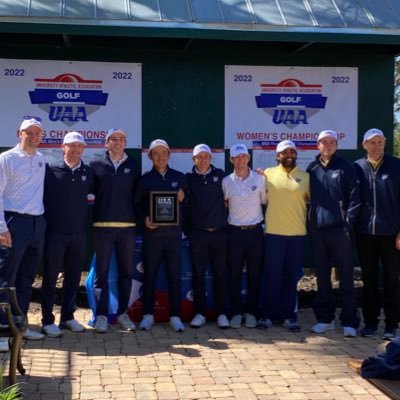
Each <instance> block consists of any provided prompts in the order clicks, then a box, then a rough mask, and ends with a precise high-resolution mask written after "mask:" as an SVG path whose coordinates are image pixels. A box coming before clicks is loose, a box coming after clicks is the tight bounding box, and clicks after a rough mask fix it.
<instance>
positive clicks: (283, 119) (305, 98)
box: [256, 78, 328, 129]
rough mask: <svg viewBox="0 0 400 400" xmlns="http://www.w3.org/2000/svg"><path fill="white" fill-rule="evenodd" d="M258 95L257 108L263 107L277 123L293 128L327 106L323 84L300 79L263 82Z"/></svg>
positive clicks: (305, 122)
mask: <svg viewBox="0 0 400 400" xmlns="http://www.w3.org/2000/svg"><path fill="white" fill-rule="evenodd" d="M260 86H261V94H260V95H259V96H256V103H257V108H262V109H263V110H264V111H265V112H266V113H267V114H268V115H270V116H271V117H272V122H273V123H274V124H276V125H279V124H283V125H286V126H287V127H288V128H290V129H292V128H295V127H296V126H299V125H300V124H308V120H309V119H310V118H312V117H313V116H314V115H315V114H317V113H318V112H319V111H321V110H323V109H324V108H325V106H326V101H327V99H328V98H327V97H325V96H323V95H322V85H320V84H306V83H303V82H302V81H300V80H298V79H293V78H289V79H284V80H283V81H281V82H279V83H262V84H261V85H260Z"/></svg>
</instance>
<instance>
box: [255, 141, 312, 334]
mask: <svg viewBox="0 0 400 400" xmlns="http://www.w3.org/2000/svg"><path fill="white" fill-rule="evenodd" d="M276 153H277V161H278V165H277V166H276V167H272V168H267V169H266V170H265V171H264V176H265V177H266V182H267V210H266V213H265V220H266V226H265V246H264V249H265V279H266V288H265V295H264V296H263V297H262V299H261V318H260V320H259V321H258V324H257V328H260V329H267V328H268V327H270V326H271V325H272V320H280V321H283V326H284V327H285V328H287V329H288V330H290V331H293V332H296V331H300V325H299V324H298V323H297V291H296V289H297V281H298V279H299V276H300V275H301V271H302V267H303V261H304V257H305V249H306V234H307V231H306V214H307V212H306V202H307V201H308V199H309V196H310V194H309V176H308V174H307V173H306V172H304V171H301V170H300V169H298V168H297V167H296V159H297V150H296V146H295V144H294V143H293V142H291V141H290V140H284V141H282V142H280V143H279V144H278V146H277V147H276Z"/></svg>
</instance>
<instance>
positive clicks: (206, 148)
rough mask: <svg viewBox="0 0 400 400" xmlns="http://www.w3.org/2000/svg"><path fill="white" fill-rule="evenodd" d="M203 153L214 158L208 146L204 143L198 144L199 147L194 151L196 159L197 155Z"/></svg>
mask: <svg viewBox="0 0 400 400" xmlns="http://www.w3.org/2000/svg"><path fill="white" fill-rule="evenodd" d="M203 151H204V152H205V153H208V154H209V155H210V156H212V153H211V149H210V147H209V146H207V145H206V144H204V143H202V144H198V145H197V146H195V147H194V149H193V157H196V156H197V154H199V153H201V152H203Z"/></svg>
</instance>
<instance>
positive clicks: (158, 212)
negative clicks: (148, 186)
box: [150, 192, 179, 226]
mask: <svg viewBox="0 0 400 400" xmlns="http://www.w3.org/2000/svg"><path fill="white" fill-rule="evenodd" d="M150 222H151V223H152V224H154V225H160V226H165V225H178V224H179V200H178V192H150Z"/></svg>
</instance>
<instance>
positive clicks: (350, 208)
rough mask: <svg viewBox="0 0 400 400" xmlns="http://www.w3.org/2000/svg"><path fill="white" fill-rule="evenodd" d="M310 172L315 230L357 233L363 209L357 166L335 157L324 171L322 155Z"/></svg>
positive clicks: (311, 208)
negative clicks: (359, 214)
mask: <svg viewBox="0 0 400 400" xmlns="http://www.w3.org/2000/svg"><path fill="white" fill-rule="evenodd" d="M307 172H308V173H309V174H310V193H311V202H310V210H309V220H310V225H311V227H312V228H317V229H323V228H336V227H343V228H346V229H347V230H350V231H351V230H353V228H354V224H355V222H356V219H357V216H358V212H359V208H360V192H359V186H358V181H357V176H356V172H355V169H354V167H353V165H352V164H351V163H349V162H348V161H346V160H345V159H344V158H342V157H340V156H339V155H337V154H334V155H333V157H332V159H331V160H330V162H329V163H328V165H327V166H326V167H324V166H323V165H322V164H321V162H320V160H319V155H318V156H317V157H316V159H315V161H313V162H312V163H311V164H310V165H309V166H308V168H307Z"/></svg>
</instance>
